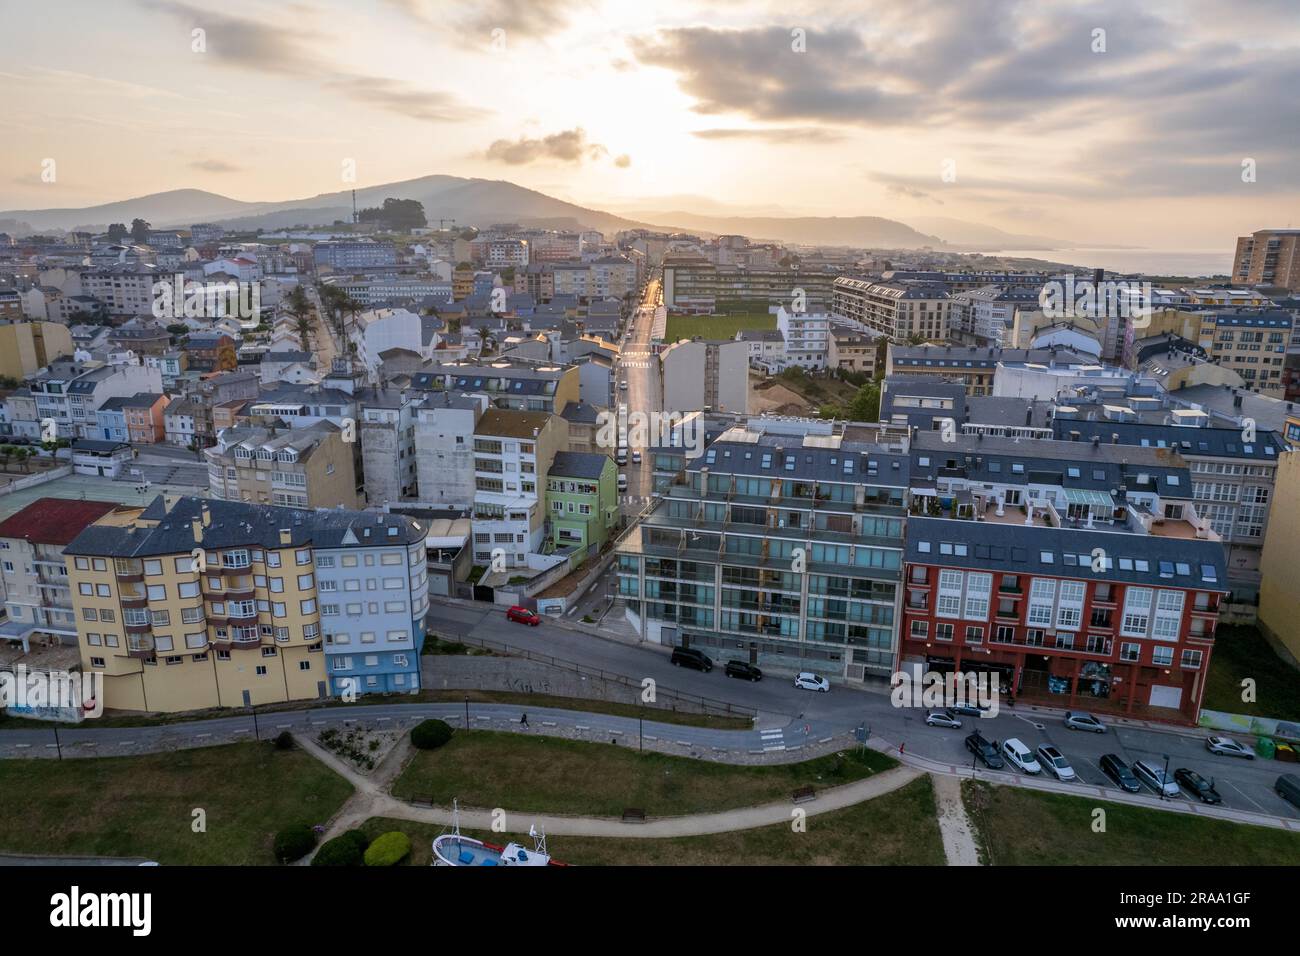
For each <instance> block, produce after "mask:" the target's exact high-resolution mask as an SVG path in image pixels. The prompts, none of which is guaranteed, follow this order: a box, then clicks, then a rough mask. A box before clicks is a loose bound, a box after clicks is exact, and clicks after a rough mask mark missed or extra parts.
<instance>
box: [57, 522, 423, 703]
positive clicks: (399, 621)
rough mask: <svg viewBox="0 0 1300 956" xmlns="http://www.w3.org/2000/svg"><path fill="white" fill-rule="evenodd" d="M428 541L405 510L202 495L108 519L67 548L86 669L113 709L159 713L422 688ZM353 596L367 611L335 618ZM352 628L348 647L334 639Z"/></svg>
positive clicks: (348, 611) (346, 611)
mask: <svg viewBox="0 0 1300 956" xmlns="http://www.w3.org/2000/svg"><path fill="white" fill-rule="evenodd" d="M424 530H425V529H424V528H423V527H422V526H421V525H420V524H419V523H418V522H416V521H414V520H412V519H409V518H402V517H398V516H395V515H376V514H369V513H362V512H355V511H343V510H327V511H302V510H295V509H287V508H272V507H265V506H258V505H246V504H240V503H234V502H224V501H211V502H208V501H205V500H203V499H199V498H178V499H170V500H169V499H166V498H163V497H159V498H156V499H155V500H154V501H153V503H152V504H150V505H149V506H148V507H147V508H144V509H143V510H137V511H136V512H135V513H134V515H133V518H132V520H129V521H127V522H125V523H123V522H119V523H115V524H110V523H108V522H107V521H105V520H101V521H99V522H97V523H96V524H94V525H91V526H90V527H88V528H86V529H85V530H84V531H82V532H81V533H80V534H79V535H77V537H76V538H75V539H73V541H72V542H71V543H70V544H69V545H68V546H67V548H66V549H65V552H64V554H65V558H66V563H67V569H68V578H69V585H70V588H71V594H72V601H73V606H74V609H75V611H76V616H77V638H78V645H79V647H80V650H81V660H82V667H83V669H84V670H87V671H92V670H93V671H99V672H100V673H102V674H103V675H104V679H105V690H104V697H105V699H104V705H105V706H106V707H109V708H114V709H121V710H139V711H151V712H174V711H186V710H196V709H201V708H208V707H248V706H251V705H256V704H267V703H277V702H284V701H290V700H308V699H313V698H323V697H328V696H331V695H332V694H342V693H349V692H355V693H358V694H362V693H369V692H378V691H383V690H389V689H398V690H411V689H418V686H419V683H418V668H417V667H416V664H418V657H419V653H420V649H421V647H422V645H423V636H424V631H423V620H424V613H425V610H426V609H427V580H426V577H425V575H426V572H425V570H424V564H425V558H424ZM322 559H324V560H322ZM331 559H332V560H331ZM395 559H396V560H395ZM385 569H388V570H385ZM321 572H324V577H325V579H326V580H328V581H330V582H331V583H332V584H333V587H329V588H327V589H325V588H322V587H320V585H319V582H318V580H317V574H318V573H321ZM353 584H354V585H355V586H351V585H353ZM349 591H352V592H355V593H356V594H357V596H358V601H357V602H356V604H357V607H358V608H359V610H356V611H355V612H354V610H352V609H351V607H350V606H349V605H347V604H340V605H338V606H337V607H336V606H335V605H333V604H332V603H331V609H332V612H331V613H330V614H328V615H326V614H324V609H323V607H322V602H323V601H324V596H325V595H334V594H346V593H347V592H349ZM362 594H364V595H365V598H366V600H364V601H363V600H362V599H361V597H360V596H361V595H362ZM399 603H400V604H401V605H402V608H403V609H402V610H400V611H399V610H398V604H399ZM370 604H374V605H376V608H379V607H383V608H385V609H386V610H384V611H379V610H376V611H375V612H374V613H373V614H371V613H370V610H369V605H370ZM389 607H391V608H392V610H391V611H389V610H387V608H389ZM334 610H337V613H334ZM343 627H347V628H348V631H347V632H346V635H347V636H348V638H349V641H348V643H345V644H342V645H335V644H333V643H332V642H331V641H330V639H329V637H327V636H325V635H326V633H328V635H331V636H332V635H334V634H336V633H339V632H341V629H342V628H343ZM362 627H364V628H366V629H367V630H366V631H365V632H362V631H361V630H360V628H362ZM362 633H365V634H368V635H370V636H371V637H373V641H364V642H363V640H362V639H361V634H362ZM354 634H356V635H357V638H358V640H357V641H356V643H355V644H354V643H353V642H352V640H351V639H352V636H353V635H354ZM340 646H341V647H342V648H343V650H342V651H341V652H340V653H337V654H336V650H338V648H339V647H340ZM398 677H401V678H402V679H401V680H400V681H399V680H398V679H397V678H398ZM412 679H414V681H415V683H414V685H413V686H412V683H411V681H412Z"/></svg>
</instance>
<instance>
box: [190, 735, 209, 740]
mask: <svg viewBox="0 0 1300 956" xmlns="http://www.w3.org/2000/svg"><path fill="white" fill-rule="evenodd" d="M194 736H195V737H197V738H198V739H199V740H202V739H203V738H204V737H211V736H212V735H211V734H195V735H194Z"/></svg>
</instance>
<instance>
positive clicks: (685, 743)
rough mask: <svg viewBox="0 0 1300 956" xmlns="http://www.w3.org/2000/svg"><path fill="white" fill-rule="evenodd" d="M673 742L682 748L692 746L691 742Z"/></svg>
mask: <svg viewBox="0 0 1300 956" xmlns="http://www.w3.org/2000/svg"><path fill="white" fill-rule="evenodd" d="M673 742H674V743H675V744H677V745H678V746H681V747H689V746H690V745H691V742H690V741H689V740H675V741H673Z"/></svg>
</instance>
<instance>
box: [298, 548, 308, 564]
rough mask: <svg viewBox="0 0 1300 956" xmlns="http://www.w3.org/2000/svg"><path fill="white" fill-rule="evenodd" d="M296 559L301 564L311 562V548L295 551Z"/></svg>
mask: <svg viewBox="0 0 1300 956" xmlns="http://www.w3.org/2000/svg"><path fill="white" fill-rule="evenodd" d="M294 560H296V561H297V562H298V564H299V565H300V566H301V565H306V564H311V548H303V549H302V550H300V551H295V552H294Z"/></svg>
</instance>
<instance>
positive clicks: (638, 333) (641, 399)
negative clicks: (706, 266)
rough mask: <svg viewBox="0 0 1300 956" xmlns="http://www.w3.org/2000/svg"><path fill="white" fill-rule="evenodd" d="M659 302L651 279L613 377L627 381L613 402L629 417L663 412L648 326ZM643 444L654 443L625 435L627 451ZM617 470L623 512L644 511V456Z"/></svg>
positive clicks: (648, 478)
mask: <svg viewBox="0 0 1300 956" xmlns="http://www.w3.org/2000/svg"><path fill="white" fill-rule="evenodd" d="M659 299H660V285H659V279H658V278H651V279H650V281H649V282H648V283H647V284H646V289H645V294H644V296H643V297H642V300H641V305H640V306H638V307H637V309H636V311H635V312H634V313H633V314H632V320H631V325H630V327H629V329H628V333H627V338H626V343H625V344H624V346H623V348H622V350H621V353H620V356H619V365H618V374H617V378H618V380H619V382H627V388H626V389H623V388H616V396H615V401H616V402H618V403H620V404H626V405H627V409H628V412H629V414H630V413H633V412H641V413H644V414H646V415H649V414H651V413H654V412H659V411H662V410H663V395H662V394H661V385H660V382H659V375H658V374H657V372H656V370H655V358H654V356H653V355H652V354H651V351H650V337H651V327H652V326H653V324H654V312H655V307H656V305H657V304H658V302H659ZM652 421H653V420H652ZM646 444H656V442H655V441H654V437H653V436H651V435H641V434H638V433H637V431H636V430H635V429H633V430H632V433H631V434H630V435H629V442H628V445H629V451H630V452H636V451H638V450H639V449H643V448H644V447H645V445H646ZM621 471H622V472H623V473H624V474H625V475H627V479H628V489H627V492H626V493H625V494H624V496H623V502H622V504H623V513H624V514H625V515H628V516H629V517H631V516H633V515H636V514H638V513H640V512H641V511H642V510H643V509H644V508H645V506H646V503H647V501H648V496H649V494H650V492H651V490H652V474H651V461H650V459H649V458H648V457H646V456H643V458H642V461H641V463H640V464H636V463H634V462H632V461H631V460H630V459H629V461H628V463H627V465H626V466H624V467H623V468H622V469H621Z"/></svg>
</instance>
